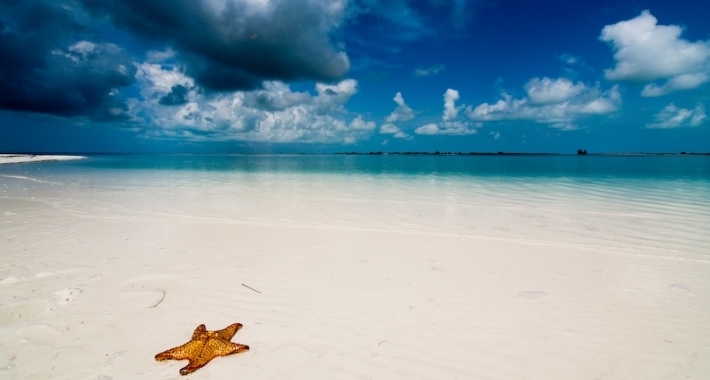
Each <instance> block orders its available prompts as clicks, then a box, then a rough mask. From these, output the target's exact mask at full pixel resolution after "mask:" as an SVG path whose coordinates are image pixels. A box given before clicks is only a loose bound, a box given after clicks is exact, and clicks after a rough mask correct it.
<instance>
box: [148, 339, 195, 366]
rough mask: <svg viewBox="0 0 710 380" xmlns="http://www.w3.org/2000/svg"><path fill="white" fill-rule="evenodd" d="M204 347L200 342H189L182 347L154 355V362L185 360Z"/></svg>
mask: <svg viewBox="0 0 710 380" xmlns="http://www.w3.org/2000/svg"><path fill="white" fill-rule="evenodd" d="M203 345H204V342H202V341H189V342H187V343H185V344H183V345H182V346H178V347H175V348H171V349H169V350H167V351H163V352H161V353H159V354H158V355H155V360H160V361H162V360H170V359H172V360H185V359H189V358H190V356H191V354H192V353H194V352H195V351H196V350H198V349H199V348H201V346H203Z"/></svg>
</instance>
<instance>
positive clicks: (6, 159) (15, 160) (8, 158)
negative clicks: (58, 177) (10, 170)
mask: <svg viewBox="0 0 710 380" xmlns="http://www.w3.org/2000/svg"><path fill="white" fill-rule="evenodd" d="M83 158H86V156H70V155H54V154H51V155H50V154H47V155H45V154H40V155H37V154H0V165H3V164H21V163H25V162H48V161H68V160H79V159H83Z"/></svg>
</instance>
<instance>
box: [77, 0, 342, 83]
mask: <svg viewBox="0 0 710 380" xmlns="http://www.w3.org/2000/svg"><path fill="white" fill-rule="evenodd" d="M81 1H82V3H83V4H84V5H85V6H86V7H87V8H88V9H89V10H90V11H91V12H92V13H93V14H94V15H97V16H99V17H102V16H103V17H108V19H110V20H111V21H112V22H113V23H114V24H115V25H116V26H118V27H120V28H124V29H126V30H129V31H130V32H132V33H135V34H138V35H141V36H143V37H144V38H145V39H147V40H150V41H154V42H157V43H160V44H169V45H172V47H173V48H174V49H175V50H176V51H177V52H178V56H177V59H178V60H179V61H180V63H181V64H182V65H183V66H184V67H185V68H186V70H187V74H188V75H190V76H191V77H193V78H194V79H195V80H196V82H197V83H198V84H199V85H201V86H203V87H204V88H206V89H207V90H212V91H229V90H245V89H254V88H257V87H259V86H261V84H262V82H263V81H265V80H282V81H293V80H301V79H308V80H318V81H333V80H337V79H340V78H342V77H343V76H344V75H345V74H346V73H347V72H348V70H349V68H350V63H349V60H348V58H347V55H345V53H343V52H338V51H337V49H336V48H334V47H333V44H332V41H331V39H330V33H331V32H332V31H333V30H335V29H337V27H338V23H339V22H340V21H341V20H342V19H343V17H344V15H345V10H344V9H343V7H344V5H345V3H346V2H345V1H342V2H340V3H338V2H337V1H336V2H333V1H326V0H321V1H318V0H315V1H314V0H272V1H270V2H269V3H268V7H264V6H260V5H258V4H257V2H246V1H232V0H220V1H217V0H212V1H208V0H202V1H197V0H151V1H144V0H81ZM337 5H340V7H338V6H337Z"/></svg>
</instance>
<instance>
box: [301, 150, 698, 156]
mask: <svg viewBox="0 0 710 380" xmlns="http://www.w3.org/2000/svg"><path fill="white" fill-rule="evenodd" d="M302 154H308V153H302ZM335 154H336V155H350V156H363V155H364V156H568V155H572V154H564V153H542V152H541V153H520V152H467V153H465V152H439V151H436V152H337V153H335ZM576 154H577V155H582V156H583V155H589V156H682V155H689V156H710V152H708V153H695V152H691V153H686V152H680V153H644V152H616V153H587V150H586V149H578V150H577V153H576Z"/></svg>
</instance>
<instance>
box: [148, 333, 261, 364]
mask: <svg viewBox="0 0 710 380" xmlns="http://www.w3.org/2000/svg"><path fill="white" fill-rule="evenodd" d="M241 328H242V324H241V323H235V324H233V325H230V326H228V327H227V328H225V329H223V330H217V331H207V328H206V327H205V325H204V324H203V325H199V326H197V328H196V329H195V332H194V333H192V339H190V341H189V342H187V343H185V344H183V345H182V346H179V347H175V348H171V349H169V350H167V351H164V352H161V353H159V354H158V355H155V360H159V361H162V360H170V359H173V360H189V361H190V362H189V363H188V364H187V366H186V367H184V368H182V369H180V374H181V375H187V374H189V373H192V372H195V371H197V370H198V369H200V368H202V367H204V366H205V365H206V364H207V363H209V362H210V360H212V359H214V358H216V357H217V356H227V355H232V354H238V353H240V352H245V351H249V346H247V345H244V344H239V343H232V342H230V340H231V339H232V337H233V336H234V334H236V333H237V331H238V330H239V329H241Z"/></svg>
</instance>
